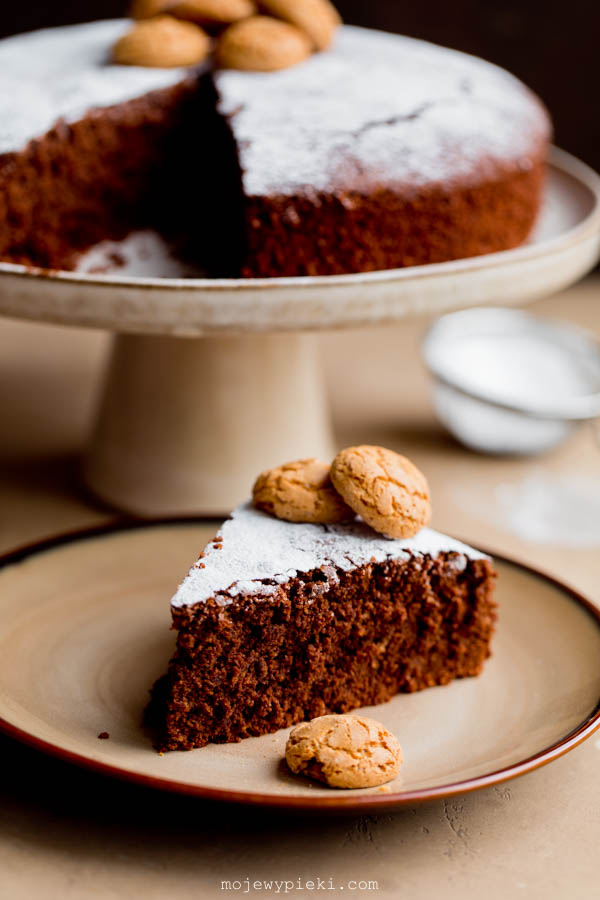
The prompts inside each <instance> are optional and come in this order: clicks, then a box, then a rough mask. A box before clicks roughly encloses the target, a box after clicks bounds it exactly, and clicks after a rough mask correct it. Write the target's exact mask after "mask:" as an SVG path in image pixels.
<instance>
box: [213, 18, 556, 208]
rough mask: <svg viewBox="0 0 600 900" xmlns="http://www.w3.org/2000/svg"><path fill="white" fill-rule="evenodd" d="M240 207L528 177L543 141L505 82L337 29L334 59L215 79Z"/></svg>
mask: <svg viewBox="0 0 600 900" xmlns="http://www.w3.org/2000/svg"><path fill="white" fill-rule="evenodd" d="M216 84H217V88H218V90H219V93H220V95H221V104H220V109H221V111H222V112H224V113H225V114H227V115H229V116H231V117H232V119H233V122H234V132H235V136H236V138H237V140H238V144H239V150H240V158H241V165H242V170H243V172H244V187H245V190H246V192H247V194H249V195H251V196H252V195H261V194H265V193H280V194H283V195H287V194H292V193H298V192H301V191H302V190H303V189H308V190H310V191H319V190H324V189H326V188H327V187H328V186H330V185H331V182H332V180H335V179H336V176H339V174H340V173H343V182H344V186H346V187H347V189H352V187H353V183H356V185H357V186H358V185H363V186H364V185H365V178H366V179H367V181H368V180H369V179H370V180H371V181H372V182H373V183H377V184H381V183H384V184H406V183H408V184H411V185H415V186H417V187H418V186H420V185H423V184H426V183H430V182H438V181H445V180H447V179H455V178H461V179H463V180H464V179H467V180H468V179H469V178H476V179H478V180H479V179H482V178H487V177H490V175H493V174H494V172H495V171H496V170H497V166H498V165H499V164H506V163H507V162H508V163H511V164H515V165H517V166H518V167H522V168H524V169H527V168H528V167H530V166H531V164H532V159H533V155H534V154H539V151H540V149H541V147H542V146H543V144H544V142H545V141H546V140H547V138H548V136H549V131H550V125H549V120H548V117H547V114H546V112H545V110H544V108H543V107H542V105H541V104H540V103H539V101H538V100H537V98H535V97H534V95H533V94H532V93H531V92H530V91H529V90H527V88H525V87H524V85H523V84H521V82H520V81H518V80H517V79H516V78H514V77H513V76H512V75H509V74H508V73H507V72H505V71H503V70H502V69H499V68H497V67H496V66H493V65H491V64H490V63H486V62H483V61H482V60H480V59H477V58H475V57H472V56H467V55H465V54H462V53H458V52H456V51H453V50H447V49H444V48H441V47H437V46H434V45H433V44H428V43H425V42H423V41H416V40H412V39H410V38H404V37H398V36H397V35H390V34H385V33H383V32H378V31H370V30H366V29H363V28H353V27H348V26H346V27H344V28H342V29H341V30H340V32H339V37H338V39H337V41H336V44H335V46H334V48H333V49H332V50H331V51H329V52H327V53H317V54H315V55H314V56H312V57H311V58H310V59H309V60H307V61H306V62H305V63H302V64H301V65H300V66H295V67H294V68H291V69H285V70H283V71H280V72H275V73H271V72H269V73H247V72H234V71H223V72H217V73H216Z"/></svg>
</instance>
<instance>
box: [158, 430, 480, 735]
mask: <svg viewBox="0 0 600 900" xmlns="http://www.w3.org/2000/svg"><path fill="white" fill-rule="evenodd" d="M369 449H371V448H352V451H353V454H354V456H355V451H367V450H369ZM387 459H388V460H389V457H387ZM400 459H403V458H402V457H400ZM302 462H303V463H306V464H307V465H306V466H302V465H299V466H297V467H296V469H295V470H294V471H295V476H298V477H299V478H301V477H302V472H303V471H306V472H307V473H308V474H307V478H308V477H311V478H312V477H313V473H314V465H313V464H314V462H315V461H314V460H312V461H311V460H308V461H302ZM282 468H285V471H286V473H288V472H289V464H288V467H282ZM339 469H340V467H338V476H339ZM276 471H277V473H278V474H279V473H280V472H281V470H276ZM298 473H300V475H299V474H298ZM286 477H287V475H286ZM275 481H276V482H277V485H278V490H279V491H281V490H282V488H281V485H282V484H283V483H284V480H282V479H281V478H279V479H275ZM337 481H338V483H339V477H338V479H337ZM423 481H424V479H423ZM310 483H311V484H312V483H313V482H312V481H311V482H310ZM264 484H265V475H263V476H261V479H260V480H259V487H260V491H257V494H260V497H261V498H262V499H261V502H262V503H263V509H256V508H254V506H253V505H252V504H251V503H246V504H244V505H242V506H240V507H239V508H238V509H236V510H234V512H233V513H232V514H231V518H229V519H228V520H227V521H226V522H225V523H224V525H223V526H222V528H221V529H220V531H219V532H218V534H217V536H216V538H215V539H214V540H213V541H212V542H211V543H210V544H209V545H208V546H207V548H206V549H205V551H204V553H203V555H202V557H201V559H200V560H198V562H197V563H196V564H195V565H194V567H193V568H192V569H191V571H190V573H189V575H188V576H187V578H186V579H185V580H184V582H183V584H182V585H181V586H180V588H179V590H178V591H177V593H176V594H175V597H174V598H173V600H172V603H171V610H172V616H173V624H174V627H175V628H176V629H177V631H178V641H177V649H176V652H175V655H174V657H173V659H172V660H171V662H170V665H169V671H168V674H167V675H166V676H165V678H164V679H161V681H160V682H158V684H157V686H156V687H155V689H154V693H153V700H152V702H151V706H150V720H151V721H152V722H153V724H154V725H155V726H156V727H157V728H158V740H157V747H158V749H160V750H189V749H192V748H194V747H202V746H204V745H205V744H207V743H209V742H228V741H237V740H240V739H241V738H244V737H248V736H250V735H262V734H266V733H269V732H272V731H276V730H278V729H280V728H285V727H287V726H290V725H293V724H295V723H297V722H301V721H303V720H305V719H311V718H314V717H315V716H320V715H323V714H325V713H329V712H346V711H348V710H351V709H355V708H357V707H360V706H372V705H374V704H377V703H382V702H384V701H386V700H389V699H390V698H391V697H392V696H393V695H394V694H396V693H398V692H400V691H417V690H420V689H421V688H426V687H431V686H433V685H440V684H447V683H448V682H450V681H452V680H453V679H454V678H459V677H463V676H469V675H478V674H479V673H480V671H481V668H482V665H483V663H484V661H485V659H486V657H487V656H488V655H489V652H490V640H491V637H492V633H493V629H494V623H495V619H496V604H495V601H494V599H493V587H494V579H495V573H494V568H493V565H492V561H491V559H490V558H489V557H487V556H485V555H484V554H482V553H480V552H478V551H477V550H473V549H472V548H470V547H468V546H466V545H464V544H462V543H459V542H458V541H456V540H454V539H452V538H450V537H446V536H445V535H442V534H439V533H437V532H435V531H432V530H431V529H429V528H421V529H420V530H419V531H418V533H416V534H414V535H413V536H412V537H406V538H401V539H390V538H388V537H385V536H383V535H382V534H379V533H378V532H376V531H374V530H373V529H372V528H371V527H370V526H369V525H367V524H366V523H365V522H363V521H360V520H358V519H354V520H352V521H337V522H336V523H335V524H327V523H316V522H310V521H309V522H307V521H301V522H294V521H289V520H283V519H278V518H275V516H274V515H272V514H269V513H268V512H265V511H264V500H265V497H264ZM425 485H426V482H425ZM327 489H329V486H328V485H327ZM298 490H299V487H298V484H297V483H296V484H295V486H294V491H295V495H294V496H296V497H297V495H298ZM360 496H361V502H362V503H363V504H364V502H365V493H364V489H363V490H362V491H361V495H360ZM344 499H345V500H346V502H348V501H349V500H350V501H351V500H352V494H351V492H350V491H347V494H346V496H345V498H344ZM279 502H281V497H280V496H279ZM293 502H294V501H293V499H291V500H290V503H293ZM285 508H286V512H287V513H288V514H289V508H290V506H289V504H288V505H287V506H286V507H285ZM305 509H306V504H305V503H304V501H303V502H302V510H303V511H304V510H305ZM405 509H406V508H405V507H404V506H402V504H400V505H399V506H398V514H399V515H403V510H405Z"/></svg>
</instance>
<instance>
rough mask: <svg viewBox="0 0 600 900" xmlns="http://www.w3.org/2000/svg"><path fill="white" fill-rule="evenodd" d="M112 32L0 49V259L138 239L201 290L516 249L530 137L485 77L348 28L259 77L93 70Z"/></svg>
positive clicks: (533, 171)
mask: <svg viewBox="0 0 600 900" xmlns="http://www.w3.org/2000/svg"><path fill="white" fill-rule="evenodd" d="M126 28H127V23H126V22H124V21H119V20H118V21H109V22H96V23H92V24H90V25H79V26H73V27H68V28H61V29H50V30H46V31H40V32H35V33H32V34H29V35H25V36H21V37H17V38H10V39H8V40H4V41H2V42H0V259H1V260H4V261H8V262H12V263H23V264H25V265H34V266H41V267H47V268H66V269H73V268H76V267H77V264H78V257H79V254H81V252H82V251H84V250H85V249H87V248H89V247H91V246H92V245H94V244H95V243H97V242H98V241H101V240H103V239H108V238H110V239H120V238H121V237H123V236H124V235H126V234H127V233H129V232H131V231H135V230H136V229H141V228H152V229H155V230H156V231H158V232H159V233H161V234H162V235H163V236H164V237H166V238H167V239H168V241H169V242H171V243H172V244H173V246H174V248H175V249H176V251H177V253H178V254H179V255H180V256H181V257H182V258H184V259H186V260H192V261H193V262H194V263H195V264H197V265H198V266H201V267H202V268H203V269H204V270H206V271H207V272H208V273H209V274H211V275H217V276H231V277H238V276H241V275H243V276H249V277H257V276H267V277H270V276H278V275H317V274H322V275H328V274H336V273H347V272H359V271H369V270H375V269H386V268H395V267H399V266H407V265H418V264H422V263H433V262H440V261H444V260H450V259H456V258H460V257H467V256H474V255H478V254H482V253H489V252H492V251H496V250H503V249H507V248H510V247H514V246H516V245H517V244H519V243H521V242H522V241H524V240H525V239H526V237H527V235H528V233H529V231H530V229H531V227H532V225H533V223H534V220H535V217H536V213H537V210H538V207H539V203H540V196H541V189H542V183H543V175H544V165H545V158H546V152H547V146H548V141H549V136H550V124H549V119H548V116H547V114H546V112H545V110H544V108H543V106H542V105H541V103H540V102H539V101H538V100H537V99H536V98H535V97H534V95H533V94H531V93H530V92H529V91H528V90H527V89H526V88H525V87H524V86H523V85H522V84H521V83H520V82H519V81H517V80H516V79H515V78H513V77H512V76H510V75H508V74H507V73H506V72H503V71H502V70H500V69H498V68H496V67H495V66H492V65H490V64H488V63H484V62H482V61H481V60H478V59H475V58H473V57H469V56H466V55H464V54H461V53H457V52H455V51H450V50H445V49H442V48H440V47H435V46H433V45H430V44H426V43H423V42H421V41H415V40H410V39H408V38H403V37H398V36H394V35H388V34H384V33H381V32H375V31H368V30H365V29H360V28H353V27H344V28H342V29H340V32H339V35H338V37H337V39H336V42H335V44H334V46H333V48H332V49H331V50H328V51H327V52H323V53H316V54H314V55H313V56H312V57H311V58H310V59H308V60H307V61H306V62H303V63H301V64H300V65H297V66H294V67H293V68H290V69H286V70H282V71H279V72H269V73H256V72H237V71H229V70H221V71H211V69H210V67H205V68H203V69H201V70H197V71H191V70H173V69H144V68H137V67H132V66H117V65H113V64H110V63H109V59H110V53H111V48H112V46H113V45H114V43H115V41H116V40H117V39H118V37H119V36H120V35H121V34H122V33H123V32H124V30H125V29H126Z"/></svg>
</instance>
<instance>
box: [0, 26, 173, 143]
mask: <svg viewBox="0 0 600 900" xmlns="http://www.w3.org/2000/svg"><path fill="white" fill-rule="evenodd" d="M129 27H130V23H129V22H128V21H126V20H124V19H117V20H114V19H113V20H111V21H107V22H93V23H91V24H87V25H72V26H69V27H66V28H48V29H43V30H42V31H33V32H31V33H30V34H24V35H19V36H18V37H14V38H8V39H7V40H3V41H0V153H7V152H9V151H11V150H18V149H20V148H21V147H22V146H24V145H25V144H26V143H27V142H28V141H29V140H31V138H34V137H39V136H41V135H43V134H45V132H47V131H48V130H49V129H50V128H52V126H53V125H54V124H55V123H56V122H57V121H58V120H59V119H64V120H65V121H67V122H75V121H77V120H78V119H81V118H82V117H83V116H84V115H85V114H86V113H87V112H88V111H89V110H90V109H93V108H94V107H104V106H112V105H114V104H117V103H123V102H124V101H126V100H132V99H134V98H136V97H140V96H142V95H143V94H146V93H148V92H149V91H153V90H158V89H159V88H166V87H170V86H171V85H175V84H177V82H179V81H181V80H182V78H183V77H184V76H185V74H186V70H185V69H150V68H142V67H138V66H117V65H111V64H110V53H111V49H112V46H113V44H114V43H115V41H117V40H118V38H119V37H120V36H121V35H122V34H123V33H124V31H126V30H127V29H128V28H129Z"/></svg>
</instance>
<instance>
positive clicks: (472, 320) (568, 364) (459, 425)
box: [423, 308, 600, 455]
mask: <svg viewBox="0 0 600 900" xmlns="http://www.w3.org/2000/svg"><path fill="white" fill-rule="evenodd" d="M423 357H424V360H425V364H426V366H427V368H428V369H429V372H430V373H431V375H432V376H433V379H434V385H433V398H434V404H435V408H436V412H437V415H438V417H439V419H440V421H441V422H442V423H443V424H444V425H445V427H446V428H447V429H448V431H450V432H451V433H452V434H453V435H454V437H456V438H457V439H458V440H459V441H460V442H461V443H463V444H465V445H466V446H467V447H470V448H471V449H473V450H477V451H479V452H482V453H504V454H519V455H525V454H533V453H540V452H542V451H544V450H549V449H550V448H551V447H554V446H555V445H557V444H558V443H560V441H562V440H563V439H564V438H566V437H567V435H569V434H570V433H571V431H572V430H573V428H574V427H575V426H576V424H577V423H578V422H583V421H588V420H592V419H596V418H598V417H599V416H600V347H599V346H598V344H597V343H596V342H595V341H594V340H593V339H592V338H591V337H590V336H589V335H588V334H586V333H585V332H584V331H581V330H580V329H578V328H575V327H573V326H571V325H568V324H566V323H563V322H558V321H553V320H551V319H546V318H543V317H541V316H536V315H532V314H531V313H527V312H523V311H522V310H514V309H495V308H491V309H490V308H486V309H469V310H463V311H461V312H457V313H450V314H449V315H446V316H442V318H440V319H438V321H437V322H436V323H435V325H433V327H432V328H431V329H430V330H429V331H428V332H427V334H426V336H425V340H424V342H423Z"/></svg>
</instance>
